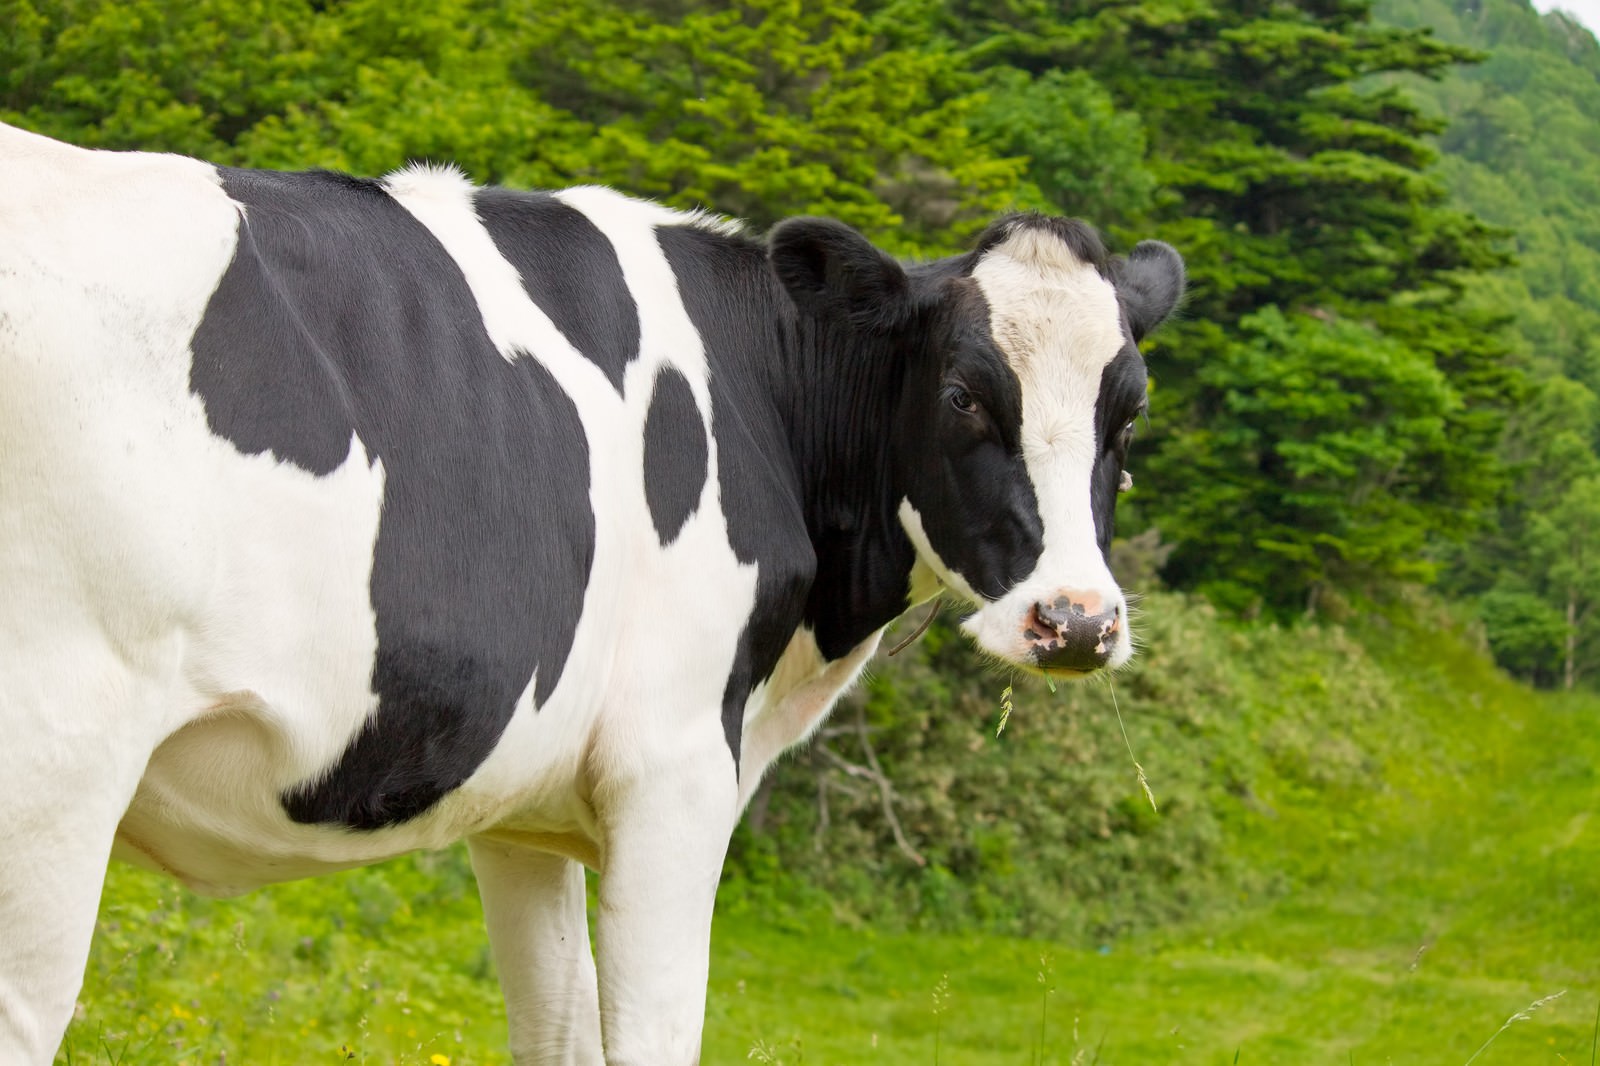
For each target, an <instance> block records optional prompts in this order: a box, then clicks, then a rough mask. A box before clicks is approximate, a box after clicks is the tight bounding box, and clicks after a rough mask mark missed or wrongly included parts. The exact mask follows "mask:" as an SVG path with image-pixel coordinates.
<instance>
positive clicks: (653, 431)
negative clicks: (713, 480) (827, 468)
mask: <svg viewBox="0 0 1600 1066" xmlns="http://www.w3.org/2000/svg"><path fill="white" fill-rule="evenodd" d="M707 460H708V455H707V449H706V431H705V423H704V422H703V421H702V420H701V417H700V408H698V407H696V406H695V402H694V393H693V392H692V391H690V389H689V381H688V379H687V378H685V377H684V376H683V375H682V374H681V373H679V372H678V371H677V370H675V369H674V368H672V367H670V366H669V367H663V368H662V369H661V371H660V373H658V374H657V375H656V387H655V391H654V392H653V393H652V394H651V396H650V411H649V413H648V414H647V415H646V416H645V423H644V496H645V501H646V502H647V503H648V504H649V505H650V519H651V521H653V522H654V523H655V527H656V535H657V536H659V537H660V538H661V543H662V544H663V545H667V544H671V543H672V542H673V541H674V540H677V539H678V534H679V533H680V532H682V530H683V525H684V523H685V522H687V521H689V516H690V515H692V514H694V509H695V507H696V506H697V505H698V504H699V502H700V491H701V489H703V488H705V484H706V473H707Z"/></svg>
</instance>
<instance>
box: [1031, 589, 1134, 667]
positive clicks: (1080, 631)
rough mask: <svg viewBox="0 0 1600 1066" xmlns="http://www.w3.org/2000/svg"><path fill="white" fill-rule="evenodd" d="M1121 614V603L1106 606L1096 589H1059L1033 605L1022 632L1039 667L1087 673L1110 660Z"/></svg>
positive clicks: (1119, 626)
mask: <svg viewBox="0 0 1600 1066" xmlns="http://www.w3.org/2000/svg"><path fill="white" fill-rule="evenodd" d="M1122 616H1123V608H1122V604H1121V603H1115V604H1113V605H1112V607H1111V609H1110V610H1106V608H1105V598H1104V597H1102V596H1101V595H1100V594H1099V593H1098V592H1084V591H1077V590H1063V591H1062V592H1060V593H1059V594H1057V595H1056V596H1055V597H1054V598H1053V599H1050V600H1048V601H1044V600H1041V601H1039V602H1038V603H1035V604H1034V605H1033V610H1031V611H1030V612H1028V617H1027V622H1026V624H1025V626H1024V628H1023V636H1024V637H1026V638H1027V640H1028V644H1029V647H1030V649H1031V651H1032V653H1033V660H1034V662H1035V663H1036V664H1038V665H1039V666H1040V667H1041V668H1043V669H1047V670H1050V669H1054V670H1071V671H1076V672H1079V673H1089V672H1091V671H1094V670H1098V669H1100V668H1101V667H1103V666H1105V665H1106V663H1107V662H1109V661H1110V659H1111V655H1112V652H1113V651H1115V650H1116V647H1117V637H1118V634H1119V632H1120V630H1121V629H1122V626H1123V617H1122Z"/></svg>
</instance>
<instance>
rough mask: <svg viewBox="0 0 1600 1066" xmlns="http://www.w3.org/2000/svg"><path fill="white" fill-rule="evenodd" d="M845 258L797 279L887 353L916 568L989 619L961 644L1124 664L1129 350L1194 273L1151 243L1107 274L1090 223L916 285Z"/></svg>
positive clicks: (996, 229) (1013, 234)
mask: <svg viewBox="0 0 1600 1066" xmlns="http://www.w3.org/2000/svg"><path fill="white" fill-rule="evenodd" d="M834 236H835V237H837V236H838V235H837V234H834ZM781 237H782V231H780V233H779V235H778V236H776V237H775V261H776V262H778V263H779V265H780V274H781V273H783V270H782V265H783V262H782V257H781V256H780V255H779V253H778V251H777V247H778V243H779V240H780V239H781ZM857 240H859V238H857ZM841 247H842V246H841ZM841 247H833V248H830V249H829V252H828V256H827V259H828V262H829V268H828V269H826V270H823V269H820V268H815V269H810V270H809V271H806V272H805V273H806V276H808V277H809V278H810V279H811V282H810V283H811V286H812V288H811V290H810V291H811V293H812V298H815V293H816V292H817V291H820V288H822V287H826V288H829V289H830V290H831V291H832V292H833V295H834V297H835V298H834V299H833V300H832V301H831V303H832V306H833V308H834V309H835V310H836V312H840V313H848V314H853V315H854V316H855V321H856V322H857V323H858V326H859V328H861V329H863V330H865V331H870V332H873V333H875V334H876V335H878V336H880V337H887V338H889V339H890V340H891V350H892V351H893V352H894V353H895V354H894V356H893V358H895V359H896V362H897V363H898V364H900V371H901V375H902V376H901V378H900V380H901V383H902V392H901V395H900V398H899V404H898V409H897V416H896V418H895V424H894V426H893V427H891V430H890V432H891V433H892V434H893V448H892V455H893V463H894V466H895V472H896V481H897V483H898V485H897V491H898V492H899V493H900V496H899V499H898V500H897V501H896V502H897V506H898V518H899V521H900V524H901V526H902V527H903V529H904V531H905V533H906V535H907V537H909V538H910V540H911V543H912V545H913V547H914V548H915V550H916V555H917V561H918V568H919V570H921V571H923V572H924V573H927V574H930V575H932V576H933V577H935V578H937V580H938V581H939V583H940V584H942V585H944V586H945V587H946V588H947V589H949V590H951V591H952V592H954V593H955V594H957V595H959V596H961V597H962V598H964V599H966V600H968V601H970V602H971V603H972V604H974V605H975V606H976V607H977V610H976V611H975V612H974V613H973V614H972V615H971V616H969V617H968V618H967V619H966V621H965V623H964V625H963V628H964V629H966V631H967V632H968V634H969V635H970V636H971V637H972V638H973V639H974V640H975V641H976V642H977V644H978V645H979V647H981V648H982V649H984V650H985V651H987V652H989V653H991V654H993V655H995V656H997V657H999V658H1001V659H1004V660H1006V661H1008V662H1011V663H1015V664H1018V665H1023V666H1028V667H1035V668H1040V669H1044V670H1048V671H1049V672H1051V673H1062V674H1074V673H1088V672H1091V671H1094V670H1097V669H1100V668H1102V667H1107V666H1117V665H1120V664H1121V663H1123V662H1125V661H1126V660H1127V659H1128V657H1129V656H1130V655H1131V654H1132V644H1131V642H1130V640H1129V633H1128V620H1127V606H1126V602H1125V600H1124V598H1123V595H1122V591H1121V589H1120V588H1118V586H1117V583H1116V581H1115V580H1114V579H1113V578H1112V576H1111V572H1110V569H1109V566H1108V564H1107V555H1108V552H1109V548H1110V543H1111V533H1112V512H1113V509H1114V507H1115V505H1116V498H1117V493H1118V490H1119V488H1120V487H1121V486H1122V485H1123V484H1124V483H1125V475H1124V463H1125V461H1126V459H1127V454H1128V447H1129V445H1130V443H1131V442H1132V438H1133V432H1134V427H1135V423H1136V422H1137V420H1138V418H1139V416H1140V415H1141V414H1142V412H1143V410H1144V406H1145V366H1144V360H1143V359H1142V358H1141V357H1140V355H1139V351H1138V349H1137V347H1135V342H1136V341H1137V340H1138V339H1139V338H1140V337H1142V336H1143V335H1144V334H1145V333H1147V332H1148V331H1149V330H1150V329H1152V328H1154V327H1155V326H1156V325H1157V324H1159V323H1160V322H1161V320H1162V319H1164V318H1165V317H1166V316H1167V315H1168V314H1169V313H1170V312H1171V310H1172V308H1173V306H1174V305H1175V304H1176V302H1177V300H1178V297H1179V295H1180V294H1181V292H1182V288H1183V264H1182V260H1181V259H1179V257H1178V255H1177V253H1176V252H1174V251H1173V250H1172V249H1171V248H1170V247H1168V246H1167V245H1165V244H1160V243H1159V242H1153V241H1147V242H1145V243H1143V244H1140V245H1139V246H1138V247H1137V248H1135V249H1134V251H1133V254H1132V255H1131V256H1130V257H1129V258H1128V259H1127V260H1125V261H1115V262H1112V261H1109V260H1107V258H1106V256H1105V254H1104V252H1103V250H1102V248H1101V245H1100V242H1099V239H1098V237H1096V236H1095V234H1094V233H1093V231H1092V230H1090V229H1089V228H1088V227H1086V226H1084V225H1082V224H1080V223H1075V222H1068V221H1066V220H1062V219H1052V218H1042V217H1018V218H1012V219H1008V220H1005V221H1002V222H1000V223H997V224H995V225H994V226H992V227H990V229H989V230H988V231H987V232H986V233H985V234H984V236H983V237H982V238H981V239H980V241H979V244H978V248H977V250H976V251H974V252H973V253H971V254H970V255H968V256H963V257H961V258H960V259H957V260H949V261H945V262H943V263H937V264H930V265H928V266H926V267H920V268H913V269H912V271H911V273H910V274H909V275H907V274H905V273H903V272H902V271H901V269H900V267H899V266H898V265H897V264H893V262H892V260H888V259H887V258H886V257H883V256H881V255H879V254H877V253H875V252H874V253H872V254H871V255H870V256H869V255H867V254H865V252H863V251H862V250H861V249H856V254H855V255H854V256H853V257H852V256H845V255H841V254H840V252H841ZM868 247H870V246H868ZM810 253H811V254H812V255H813V257H814V258H813V264H812V266H813V267H816V264H818V263H821V262H822V260H821V259H817V258H815V256H816V255H817V248H816V246H811V247H810ZM785 280H786V282H787V283H790V288H791V292H794V291H795V289H796V287H795V285H794V284H793V281H794V276H793V275H792V274H791V275H786V276H785ZM802 292H804V290H802ZM841 294H845V295H841Z"/></svg>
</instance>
